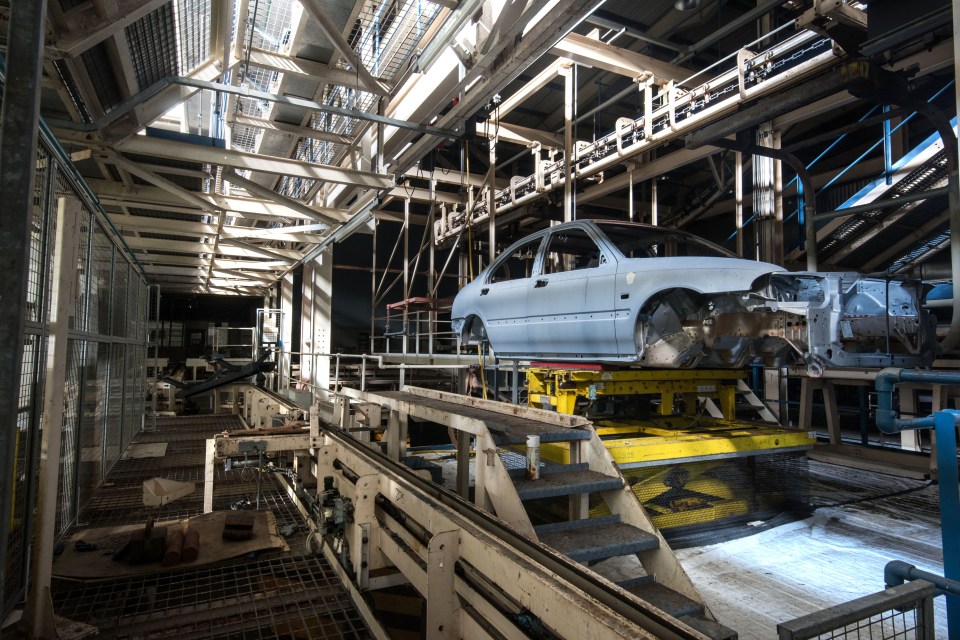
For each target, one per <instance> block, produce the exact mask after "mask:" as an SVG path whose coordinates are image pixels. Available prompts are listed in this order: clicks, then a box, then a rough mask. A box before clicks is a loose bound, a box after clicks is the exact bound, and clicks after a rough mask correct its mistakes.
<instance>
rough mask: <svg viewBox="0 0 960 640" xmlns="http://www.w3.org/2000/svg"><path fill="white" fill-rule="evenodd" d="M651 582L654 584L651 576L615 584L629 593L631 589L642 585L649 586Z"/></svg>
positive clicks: (638, 577)
mask: <svg viewBox="0 0 960 640" xmlns="http://www.w3.org/2000/svg"><path fill="white" fill-rule="evenodd" d="M651 582H654V580H653V576H637V577H636V578H630V579H629V580H623V581H621V582H618V583H617V584H618V585H619V586H620V587H621V588H622V589H624V590H625V591H630V590H631V589H634V588H636V587H639V586H640V585H642V584H650V583H651Z"/></svg>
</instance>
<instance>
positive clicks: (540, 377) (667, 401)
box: [527, 367, 815, 529]
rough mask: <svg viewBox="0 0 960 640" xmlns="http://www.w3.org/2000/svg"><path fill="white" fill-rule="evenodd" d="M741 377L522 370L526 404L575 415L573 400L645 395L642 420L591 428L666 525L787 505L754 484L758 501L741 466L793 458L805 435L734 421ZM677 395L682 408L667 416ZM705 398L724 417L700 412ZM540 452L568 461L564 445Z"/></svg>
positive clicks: (596, 511)
mask: <svg viewBox="0 0 960 640" xmlns="http://www.w3.org/2000/svg"><path fill="white" fill-rule="evenodd" d="M744 377H745V374H744V372H742V371H736V370H654V369H613V370H608V369H605V368H602V367H600V368H589V369H583V370H580V369H563V368H537V367H533V368H530V369H528V370H527V389H528V393H527V398H528V404H529V405H530V406H533V407H538V408H547V409H553V410H556V411H557V412H559V413H574V412H575V411H576V409H577V405H578V404H580V406H581V407H583V406H584V403H585V402H593V401H596V400H598V399H600V398H602V397H603V396H620V397H624V396H649V397H650V400H651V401H652V402H651V407H652V411H651V414H650V415H649V416H646V417H644V418H643V419H628V418H622V417H621V418H616V419H613V418H611V419H603V418H599V419H594V425H595V426H596V429H597V433H598V434H599V435H600V437H601V439H602V440H603V442H604V444H605V445H606V447H607V449H608V450H609V451H610V454H611V455H612V456H613V459H614V461H615V462H616V463H617V464H618V465H619V466H620V469H621V471H622V472H623V474H624V477H625V478H626V479H627V481H628V482H630V485H631V487H632V488H633V491H634V493H636V495H637V497H638V498H639V499H640V501H641V503H642V504H643V505H644V507H645V508H646V509H647V511H648V512H649V513H650V515H651V517H652V519H653V521H654V523H655V524H656V525H657V526H658V527H660V528H662V529H670V528H674V527H681V526H686V525H691V524H701V523H705V522H711V521H714V520H720V519H725V518H730V517H735V516H744V515H746V514H749V513H752V512H754V511H755V509H756V508H757V507H758V505H759V503H760V502H775V501H777V498H778V497H779V498H781V499H782V500H786V497H785V496H783V495H780V494H778V493H777V491H776V490H773V491H772V492H771V491H766V489H768V488H761V489H763V490H764V491H765V492H764V491H761V493H764V499H763V500H757V499H756V495H755V494H756V492H755V491H754V490H752V489H751V488H750V481H749V479H745V478H744V473H743V472H742V470H741V467H744V466H749V465H750V463H749V462H748V459H750V458H751V457H754V458H755V457H757V456H766V455H769V454H778V453H780V454H790V453H794V454H796V455H797V457H798V458H800V457H802V455H803V453H802V452H804V451H806V450H808V449H811V448H812V447H813V445H814V443H815V440H814V438H812V437H811V435H810V434H809V433H807V432H805V431H797V430H796V429H787V428H784V427H781V426H779V425H777V424H773V423H765V422H747V421H743V420H737V419H736V410H737V394H738V393H742V391H743V389H738V384H740V385H741V387H742V388H744V389H745V388H746V386H745V385H743V384H742V383H740V382H739V381H741V380H743V378H744ZM678 397H680V398H682V400H683V409H682V413H680V414H674V411H675V408H676V404H675V400H676V399H677V398H678ZM705 399H709V400H712V401H714V402H716V404H717V405H719V408H720V413H721V414H722V416H723V418H713V417H708V416H704V415H699V414H698V407H699V405H700V403H701V402H704V401H705ZM754 402H755V403H757V404H759V401H757V400H754ZM753 406H755V405H753ZM715 414H716V412H715ZM767 416H768V417H770V416H769V414H767ZM540 456H541V459H542V460H544V461H546V462H553V463H558V464H569V463H570V462H571V456H570V445H569V443H544V444H542V445H541V446H540ZM604 509H606V507H605V506H604V505H603V503H602V502H600V503H599V504H598V505H597V506H595V507H594V508H593V509H591V512H590V514H591V516H601V515H605V514H604V513H602V511H603V510H604Z"/></svg>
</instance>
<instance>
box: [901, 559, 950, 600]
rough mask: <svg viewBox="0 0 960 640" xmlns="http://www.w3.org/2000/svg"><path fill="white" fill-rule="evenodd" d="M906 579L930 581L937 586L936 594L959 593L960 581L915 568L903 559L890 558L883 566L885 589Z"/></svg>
mask: <svg viewBox="0 0 960 640" xmlns="http://www.w3.org/2000/svg"><path fill="white" fill-rule="evenodd" d="M907 580H926V581H927V582H930V583H932V584H933V585H934V586H935V587H936V588H937V595H938V596H939V595H943V594H945V593H949V594H952V595H955V596H957V595H960V582H957V581H956V580H951V579H949V578H944V577H943V576H938V575H937V574H935V573H930V572H929V571H924V570H923V569H917V568H916V567H915V566H914V565H912V564H910V563H908V562H904V561H903V560H891V561H890V562H888V563H887V566H885V567H884V568H883V582H884V584H886V585H887V589H889V588H890V587H896V586H898V585H901V584H903V583H904V582H906V581H907Z"/></svg>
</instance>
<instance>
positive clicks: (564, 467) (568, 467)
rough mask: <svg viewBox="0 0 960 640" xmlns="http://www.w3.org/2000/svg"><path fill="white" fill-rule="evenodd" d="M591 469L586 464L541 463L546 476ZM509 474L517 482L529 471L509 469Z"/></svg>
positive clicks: (542, 474)
mask: <svg viewBox="0 0 960 640" xmlns="http://www.w3.org/2000/svg"><path fill="white" fill-rule="evenodd" d="M589 468H590V465H589V464H588V463H586V462H580V463H578V464H557V463H553V462H541V463H540V475H541V476H545V475H547V474H550V473H562V472H564V471H586V470H588V469H589ZM507 473H508V474H510V477H511V478H513V479H514V480H516V479H517V478H525V477H526V475H527V470H526V469H525V468H522V469H507Z"/></svg>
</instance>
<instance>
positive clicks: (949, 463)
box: [933, 411, 960, 640]
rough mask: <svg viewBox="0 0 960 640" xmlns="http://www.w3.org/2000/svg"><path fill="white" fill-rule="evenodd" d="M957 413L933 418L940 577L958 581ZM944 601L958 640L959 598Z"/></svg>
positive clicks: (951, 634)
mask: <svg viewBox="0 0 960 640" xmlns="http://www.w3.org/2000/svg"><path fill="white" fill-rule="evenodd" d="M956 418H957V413H956V412H953V411H938V412H937V413H935V414H934V415H933V424H934V430H935V432H936V442H937V473H938V477H937V484H938V485H939V486H938V488H939V490H940V535H941V540H942V544H943V575H944V577H945V578H948V579H950V580H958V579H960V487H958V482H960V480H958V477H957V427H956ZM946 598H947V633H948V635H949V637H950V638H951V640H957V639H958V638H960V596H955V595H951V594H949V593H948V594H947V595H946Z"/></svg>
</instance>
